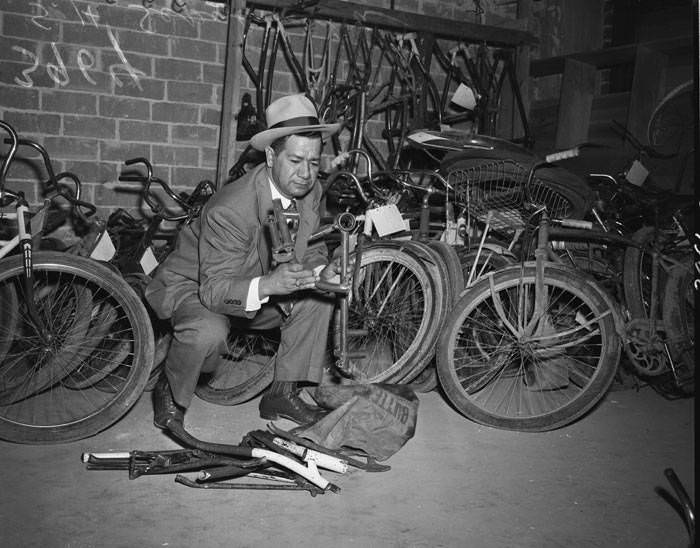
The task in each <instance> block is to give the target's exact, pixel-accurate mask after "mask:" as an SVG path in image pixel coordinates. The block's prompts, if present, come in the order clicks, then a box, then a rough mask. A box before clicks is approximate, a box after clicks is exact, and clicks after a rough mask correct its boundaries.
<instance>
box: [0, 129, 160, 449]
mask: <svg viewBox="0 0 700 548" xmlns="http://www.w3.org/2000/svg"><path fill="white" fill-rule="evenodd" d="M0 127H2V128H3V129H4V130H5V131H6V132H7V133H8V134H9V135H10V139H11V141H12V144H11V147H10V150H9V152H8V154H7V156H6V157H5V158H4V161H3V165H2V169H1V170H0V176H1V177H0V204H1V205H2V207H7V206H10V205H12V204H14V208H15V212H16V214H17V228H18V238H16V239H13V240H11V241H9V242H7V243H5V244H3V245H2V247H0V250H1V251H0V257H4V258H2V259H0V301H2V310H3V317H2V320H0V351H1V352H2V354H1V355H0V363H1V365H0V438H3V439H6V440H8V441H13V442H19V443H60V442H66V441H75V440H78V439H82V438H86V437H89V436H92V435H94V434H96V433H98V432H100V431H101V430H104V429H105V428H107V427H108V426H110V425H111V424H113V423H114V422H116V421H117V420H118V419H119V418H120V417H122V416H123V415H124V413H126V412H127V410H128V409H129V408H130V407H131V406H132V405H133V404H134V403H135V402H136V400H137V399H138V398H139V396H140V395H141V393H142V391H143V387H144V386H145V384H146V381H147V379H148V373H149V371H150V369H151V362H152V359H153V332H152V328H151V324H150V320H149V317H148V314H147V312H146V310H145V308H144V307H143V305H142V303H141V302H140V300H139V299H138V297H137V296H136V295H135V294H134V292H133V290H132V289H131V288H130V287H129V286H128V284H126V282H125V281H124V280H123V279H122V278H121V277H120V276H119V275H118V274H116V273H115V272H114V271H113V270H112V269H110V268H109V267H107V266H105V265H103V264H100V263H99V262H98V261H95V260H93V259H90V258H86V257H81V256H77V255H70V254H67V253H61V252H53V251H38V252H34V251H33V249H32V248H33V243H32V236H33V233H32V231H31V229H29V228H28V227H27V226H26V220H25V213H26V212H27V211H28V209H29V208H28V204H27V203H26V200H25V199H24V196H23V194H22V193H21V192H14V191H11V190H9V189H8V188H6V186H5V178H6V175H7V172H8V171H9V168H10V165H11V163H12V161H13V160H14V157H15V152H16V149H17V144H19V142H20V139H19V138H18V137H17V134H16V132H15V131H14V129H13V128H12V127H11V126H10V125H9V124H7V123H6V122H4V121H0ZM47 158H48V156H46V157H45V159H47ZM49 165H50V164H48V163H47V169H50V168H49V167H48V166H49ZM74 180H75V181H77V177H76V178H75V179H74ZM61 196H63V197H64V198H68V199H70V198H73V199H74V197H72V195H71V194H70V193H68V192H64V193H61ZM40 211H41V210H40ZM40 217H41V214H37V215H36V216H35V218H40ZM17 246H19V247H20V248H21V251H22V253H21V255H16V256H13V255H9V253H10V252H11V251H12V250H14V249H15V248H17ZM8 255H9V256H8ZM117 370H119V371H120V374H119V375H116V374H115V372H116V371H117Z"/></svg>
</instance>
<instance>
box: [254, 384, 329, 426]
mask: <svg viewBox="0 0 700 548" xmlns="http://www.w3.org/2000/svg"><path fill="white" fill-rule="evenodd" d="M259 409H260V417H261V418H263V419H268V420H277V419H279V418H284V419H289V420H290V421H293V422H296V423H297V424H302V425H304V424H313V423H315V422H318V421H319V420H321V419H322V418H323V417H325V416H326V415H327V414H328V411H325V410H323V409H321V408H320V407H316V406H313V405H309V404H308V403H306V402H305V401H304V400H302V399H301V397H299V393H298V392H294V393H291V394H269V393H268V394H264V395H263V397H262V398H261V399H260V405H259Z"/></svg>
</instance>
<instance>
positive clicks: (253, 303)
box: [245, 276, 270, 312]
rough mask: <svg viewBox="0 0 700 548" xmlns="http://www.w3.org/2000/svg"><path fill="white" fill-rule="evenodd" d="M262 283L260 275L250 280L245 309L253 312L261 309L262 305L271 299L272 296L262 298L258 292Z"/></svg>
mask: <svg viewBox="0 0 700 548" xmlns="http://www.w3.org/2000/svg"><path fill="white" fill-rule="evenodd" d="M259 285H260V276H257V277H255V278H253V279H252V280H250V285H249V286H248V296H247V297H246V300H245V311H246V312H253V311H255V310H260V308H262V305H264V304H265V303H266V302H267V301H269V300H270V297H265V298H264V299H261V298H260V296H259V294H258V286H259Z"/></svg>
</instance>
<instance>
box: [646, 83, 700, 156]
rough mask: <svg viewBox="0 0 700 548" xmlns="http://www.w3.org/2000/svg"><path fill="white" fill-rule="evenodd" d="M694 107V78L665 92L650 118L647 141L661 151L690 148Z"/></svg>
mask: <svg viewBox="0 0 700 548" xmlns="http://www.w3.org/2000/svg"><path fill="white" fill-rule="evenodd" d="M695 107H696V104H695V101H694V99H693V82H685V83H683V84H681V85H680V86H678V87H676V88H674V89H673V90H671V91H670V92H669V93H667V94H666V96H665V97H664V98H663V99H662V100H661V101H660V102H659V104H658V105H657V107H656V108H655V109H654V112H652V114H651V117H650V118H649V124H648V126H647V138H648V139H649V145H651V147H652V148H654V149H655V150H656V151H657V152H659V153H661V154H664V155H672V154H677V153H680V152H684V151H688V150H691V149H692V148H693V147H694V139H695V120H696V118H697V116H696V114H695Z"/></svg>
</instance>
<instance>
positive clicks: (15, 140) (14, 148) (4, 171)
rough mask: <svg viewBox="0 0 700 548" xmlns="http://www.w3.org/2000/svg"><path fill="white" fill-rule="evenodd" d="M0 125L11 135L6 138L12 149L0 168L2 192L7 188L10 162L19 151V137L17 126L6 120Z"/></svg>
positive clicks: (0, 122)
mask: <svg viewBox="0 0 700 548" xmlns="http://www.w3.org/2000/svg"><path fill="white" fill-rule="evenodd" d="M0 127H2V128H3V129H4V130H5V131H6V132H7V133H8V135H9V136H10V138H9V139H7V138H6V139H5V143H7V142H8V141H9V144H10V150H9V151H8V153H7V156H6V157H5V161H4V162H3V163H2V167H1V168H0V192H2V191H3V189H4V188H5V177H6V176H7V172H8V171H9V169H10V164H11V163H12V160H13V159H14V156H15V153H16V152H17V144H18V143H19V137H18V136H17V132H16V131H15V128H13V127H12V126H11V125H10V124H8V123H7V122H5V121H4V120H0Z"/></svg>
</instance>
